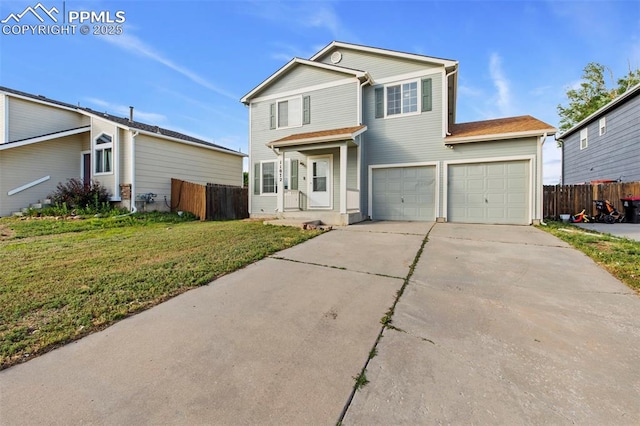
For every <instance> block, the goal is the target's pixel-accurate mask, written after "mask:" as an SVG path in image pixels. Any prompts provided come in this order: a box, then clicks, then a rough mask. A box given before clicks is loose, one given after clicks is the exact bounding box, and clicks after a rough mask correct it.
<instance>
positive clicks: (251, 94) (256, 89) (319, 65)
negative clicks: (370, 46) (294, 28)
mask: <svg viewBox="0 0 640 426" xmlns="http://www.w3.org/2000/svg"><path fill="white" fill-rule="evenodd" d="M297 64H302V65H308V66H312V67H317V68H323V69H327V70H331V71H335V72H341V73H344V74H350V75H353V76H354V77H357V78H366V76H367V73H366V72H365V71H359V70H349V69H347V68H343V67H339V66H335V65H329V64H323V63H319V62H313V61H309V60H307V59H302V58H293V59H291V60H290V61H289V62H287V63H286V64H285V65H284V66H283V67H281V68H280V69H279V70H278V71H276V72H274V73H273V74H271V76H269V78H267V79H266V80H264V81H263V82H262V83H260V84H259V85H257V86H256V87H254V88H253V90H251V91H250V92H249V93H247V94H246V95H244V96H243V97H242V98H240V102H242V103H243V104H245V105H248V104H249V103H250V102H251V98H253V97H254V95H255V94H256V93H258V92H260V91H261V90H263V89H264V88H265V87H267V86H269V84H271V82H273V81H274V80H275V79H277V78H279V77H280V76H281V75H282V74H284V73H286V72H287V71H289V69H291V68H293V67H294V66H296V65H297Z"/></svg>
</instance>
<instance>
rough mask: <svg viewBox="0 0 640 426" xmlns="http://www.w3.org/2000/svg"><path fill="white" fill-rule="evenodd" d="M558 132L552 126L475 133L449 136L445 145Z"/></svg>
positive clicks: (550, 134) (548, 134) (551, 134)
mask: <svg viewBox="0 0 640 426" xmlns="http://www.w3.org/2000/svg"><path fill="white" fill-rule="evenodd" d="M556 132H557V129H555V128H553V127H551V128H548V129H540V130H527V131H525V132H510V133H494V134H487V135H474V136H463V137H458V138H457V137H454V136H448V137H447V138H445V140H444V143H445V145H458V144H463V143H472V142H488V141H496V140H505V139H520V138H530V137H539V136H544V135H547V136H553V135H554V134H555V133H556Z"/></svg>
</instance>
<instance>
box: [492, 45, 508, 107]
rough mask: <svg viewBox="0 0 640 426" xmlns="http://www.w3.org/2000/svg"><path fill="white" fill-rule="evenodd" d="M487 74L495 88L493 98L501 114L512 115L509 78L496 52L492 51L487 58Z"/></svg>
mask: <svg viewBox="0 0 640 426" xmlns="http://www.w3.org/2000/svg"><path fill="white" fill-rule="evenodd" d="M489 74H490V75H491V80H492V81H493V85H494V86H495V88H496V91H497V93H496V95H495V97H494V98H493V100H494V102H495V104H496V105H497V107H498V109H499V111H500V113H501V114H502V115H513V112H512V111H513V107H512V106H511V89H510V87H509V80H508V79H507V78H506V77H505V75H504V72H503V71H502V58H501V57H500V55H498V54H497V53H492V54H491V58H490V59H489Z"/></svg>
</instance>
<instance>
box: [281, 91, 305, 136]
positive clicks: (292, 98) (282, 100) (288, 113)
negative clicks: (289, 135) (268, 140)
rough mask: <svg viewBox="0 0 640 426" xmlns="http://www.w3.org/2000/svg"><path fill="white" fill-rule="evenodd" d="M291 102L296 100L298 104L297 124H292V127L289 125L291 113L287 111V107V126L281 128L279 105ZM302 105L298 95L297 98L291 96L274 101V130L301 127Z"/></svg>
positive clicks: (300, 97) (300, 96)
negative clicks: (298, 115)
mask: <svg viewBox="0 0 640 426" xmlns="http://www.w3.org/2000/svg"><path fill="white" fill-rule="evenodd" d="M291 100H297V101H298V102H299V103H300V117H298V118H299V120H300V122H299V123H296V124H293V125H289V123H290V122H291V112H290V110H289V109H288V108H289V106H287V125H286V126H281V125H280V104H281V103H283V102H287V104H288V103H289V101H291ZM303 110H304V105H303V101H302V95H298V96H291V97H288V98H282V99H278V100H277V101H276V111H275V113H276V129H294V128H296V127H302V121H303V115H304V111H303Z"/></svg>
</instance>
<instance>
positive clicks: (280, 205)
mask: <svg viewBox="0 0 640 426" xmlns="http://www.w3.org/2000/svg"><path fill="white" fill-rule="evenodd" d="M276 173H277V176H278V177H277V185H278V189H277V190H276V210H277V211H278V213H283V212H284V152H279V153H278V170H276Z"/></svg>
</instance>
